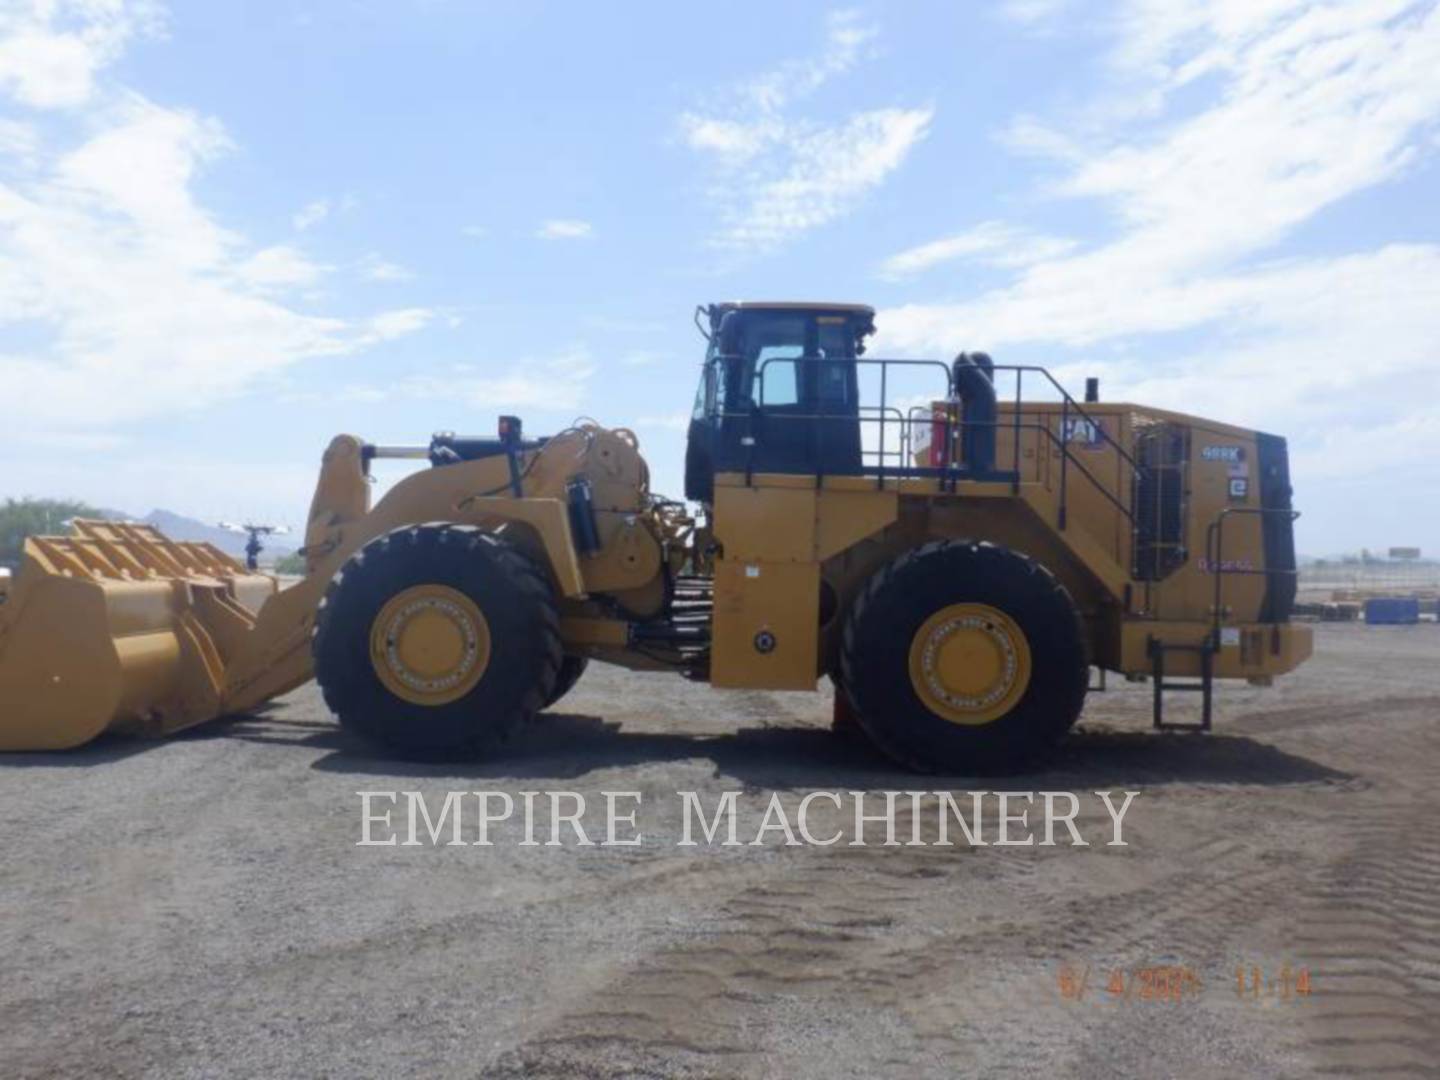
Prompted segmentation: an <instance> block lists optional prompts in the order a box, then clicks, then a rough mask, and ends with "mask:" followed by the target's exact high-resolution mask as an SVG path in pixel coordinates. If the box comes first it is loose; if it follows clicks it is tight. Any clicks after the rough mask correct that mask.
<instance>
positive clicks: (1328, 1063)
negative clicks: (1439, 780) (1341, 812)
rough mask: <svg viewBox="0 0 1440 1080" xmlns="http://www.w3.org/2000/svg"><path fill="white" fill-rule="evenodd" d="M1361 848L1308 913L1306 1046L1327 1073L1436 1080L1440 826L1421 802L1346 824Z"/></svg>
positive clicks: (1303, 932) (1299, 944)
mask: <svg viewBox="0 0 1440 1080" xmlns="http://www.w3.org/2000/svg"><path fill="white" fill-rule="evenodd" d="M1344 823H1345V825H1346V826H1348V827H1349V830H1351V835H1353V836H1354V837H1355V842H1354V846H1353V848H1352V849H1351V850H1350V851H1349V852H1348V853H1347V854H1346V855H1345V856H1344V857H1342V858H1341V859H1339V860H1337V861H1336V862H1335V863H1334V864H1333V865H1332V867H1331V868H1330V869H1329V870H1328V871H1327V873H1326V874H1325V875H1324V878H1323V880H1322V881H1321V882H1320V884H1319V885H1318V887H1317V888H1316V889H1315V891H1314V894H1313V895H1312V896H1310V897H1309V898H1307V902H1306V903H1305V904H1304V905H1303V907H1302V911H1301V914H1300V919H1299V921H1298V926H1297V928H1296V931H1295V939H1294V940H1295V944H1296V948H1297V953H1298V955H1299V956H1302V957H1304V958H1306V959H1307V960H1308V961H1309V963H1310V967H1311V972H1312V978H1313V984H1312V995H1313V998H1312V1005H1313V1006H1314V1007H1313V1008H1312V1009H1311V1010H1309V1011H1308V1014H1307V1018H1306V1019H1307V1022H1306V1024H1305V1025H1304V1029H1303V1039H1304V1042H1305V1044H1306V1045H1307V1046H1308V1047H1309V1049H1310V1053H1311V1054H1312V1056H1313V1057H1314V1058H1315V1059H1316V1065H1317V1068H1318V1069H1319V1070H1320V1071H1322V1072H1325V1073H1331V1074H1348V1073H1351V1072H1354V1071H1356V1070H1358V1069H1362V1068H1363V1069H1364V1071H1366V1072H1367V1073H1384V1074H1396V1075H1434V1069H1435V1067H1436V1062H1437V1061H1440V1027H1437V1024H1436V1019H1435V1018H1436V1017H1437V1016H1440V911H1437V909H1436V907H1435V898H1436V897H1437V896H1440V822H1437V821H1436V820H1435V819H1434V818H1433V816H1432V815H1431V814H1429V813H1427V812H1426V810H1425V806H1424V804H1423V803H1420V802H1418V801H1417V802H1407V803H1400V804H1396V805H1394V806H1391V807H1389V808H1386V809H1385V810H1384V811H1383V812H1377V811H1376V810H1371V811H1370V813H1368V814H1367V815H1366V816H1365V817H1363V818H1361V817H1358V816H1354V815H1347V818H1346V820H1345V822H1344Z"/></svg>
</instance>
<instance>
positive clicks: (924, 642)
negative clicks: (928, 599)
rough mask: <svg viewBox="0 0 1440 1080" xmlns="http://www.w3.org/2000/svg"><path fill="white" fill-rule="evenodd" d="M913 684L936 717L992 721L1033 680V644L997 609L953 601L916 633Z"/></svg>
mask: <svg viewBox="0 0 1440 1080" xmlns="http://www.w3.org/2000/svg"><path fill="white" fill-rule="evenodd" d="M910 684H911V686H912V687H914V689H915V693H916V695H917V696H918V697H919V698H920V700H921V701H923V702H924V703H925V707H926V708H928V709H929V710H930V711H931V712H933V713H934V714H935V715H936V716H939V717H941V718H942V719H945V720H948V721H950V722H951V723H952V724H965V725H969V726H978V725H980V724H988V723H990V722H991V721H993V720H998V719H999V718H1000V717H1002V716H1004V715H1005V714H1006V713H1008V712H1009V711H1010V710H1011V709H1013V708H1014V707H1015V705H1016V703H1017V702H1019V700H1020V698H1021V697H1023V696H1024V694H1025V690H1026V688H1027V687H1028V686H1029V685H1030V643H1029V642H1028V641H1027V640H1026V639H1025V633H1024V631H1023V630H1021V629H1020V627H1019V626H1017V625H1016V623H1015V620H1014V619H1012V618H1010V616H1008V615H1006V614H1005V613H1004V612H1003V611H1001V610H999V609H998V608H993V607H991V606H990V605H989V604H950V605H949V606H948V607H943V608H941V609H940V610H939V611H937V612H935V614H933V615H931V616H930V617H929V618H928V619H926V620H925V622H924V623H923V624H922V625H921V627H920V629H919V630H917V631H916V632H915V637H914V639H913V640H912V641H911V643H910Z"/></svg>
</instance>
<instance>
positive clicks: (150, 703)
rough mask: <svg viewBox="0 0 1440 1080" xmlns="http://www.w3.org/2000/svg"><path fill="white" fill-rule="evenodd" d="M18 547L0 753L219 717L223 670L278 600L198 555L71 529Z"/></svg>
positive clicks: (144, 538)
mask: <svg viewBox="0 0 1440 1080" xmlns="http://www.w3.org/2000/svg"><path fill="white" fill-rule="evenodd" d="M70 529H71V535H69V536H64V537H31V538H30V539H29V540H27V541H26V542H25V558H24V562H23V564H22V566H21V570H20V574H19V576H18V577H17V578H15V579H14V580H13V581H12V582H11V584H10V588H9V592H8V594H7V595H6V596H5V597H4V602H3V603H0V751H3V750H61V749H66V748H69V747H73V746H79V745H81V744H83V743H86V742H89V741H90V740H91V739H93V738H95V737H96V736H97V735H99V734H100V733H101V732H103V731H106V730H128V731H135V732H140V733H144V734H152V735H163V734H169V733H170V732H174V731H179V730H181V729H182V728H187V727H191V726H192V725H194V724H199V723H203V722H204V721H206V720H212V719H214V718H216V717H217V716H220V715H221V714H222V711H223V705H224V694H225V683H226V678H227V671H226V662H227V660H229V659H230V658H231V657H232V656H233V655H234V654H235V653H236V651H237V650H238V649H239V647H240V643H241V642H242V641H244V640H245V638H246V635H247V634H248V633H249V631H251V630H252V629H253V628H254V626H255V622H256V618H257V616H258V613H259V610H260V608H261V607H262V606H263V605H264V604H265V603H266V601H267V600H269V598H270V597H272V596H274V595H276V594H277V593H278V592H279V587H278V584H277V583H276V581H275V579H273V578H270V577H266V576H264V575H260V574H252V573H250V572H248V571H247V570H246V569H245V568H244V567H243V566H242V565H241V564H240V563H239V562H237V561H236V560H234V559H232V558H230V557H229V556H228V555H226V554H224V553H223V552H221V551H220V550H219V549H218V548H215V547H213V546H211V545H209V544H196V543H185V542H179V541H174V540H170V539H168V538H167V537H165V536H164V535H163V534H161V533H160V532H159V530H157V529H155V528H154V527H152V526H149V525H138V524H126V523H120V522H111V521H87V520H76V521H74V522H71V524H70Z"/></svg>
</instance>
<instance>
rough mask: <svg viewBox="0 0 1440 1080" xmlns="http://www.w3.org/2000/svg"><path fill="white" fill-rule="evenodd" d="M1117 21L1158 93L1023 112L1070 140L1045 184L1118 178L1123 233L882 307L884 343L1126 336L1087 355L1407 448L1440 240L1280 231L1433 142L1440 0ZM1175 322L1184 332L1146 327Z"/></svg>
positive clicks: (1132, 380) (1177, 392) (1176, 392)
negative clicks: (1145, 110) (1163, 337)
mask: <svg viewBox="0 0 1440 1080" xmlns="http://www.w3.org/2000/svg"><path fill="white" fill-rule="evenodd" d="M1117 25H1118V26H1119V28H1120V30H1119V39H1118V42H1117V45H1116V49H1115V52H1114V64H1115V72H1116V75H1117V78H1119V79H1121V80H1122V85H1123V86H1124V87H1125V88H1126V91H1127V92H1130V93H1134V94H1138V95H1140V96H1144V95H1146V94H1147V93H1152V92H1153V96H1152V101H1154V102H1155V103H1158V107H1159V108H1160V109H1161V111H1160V112H1159V113H1157V114H1155V115H1152V116H1149V117H1147V118H1146V122H1145V123H1143V124H1136V123H1127V122H1122V121H1120V120H1117V121H1116V122H1114V123H1112V124H1110V125H1109V126H1108V127H1107V126H1105V125H1100V126H1098V127H1097V128H1095V129H1094V130H1088V129H1086V128H1085V127H1084V126H1083V125H1081V126H1077V127H1076V128H1072V129H1068V130H1067V131H1066V133H1065V134H1064V135H1061V134H1058V133H1057V132H1058V126H1052V127H1050V128H1049V129H1047V128H1046V127H1045V126H1044V125H1041V124H1039V123H1038V122H1037V121H1035V120H1034V119H1033V118H1026V119H1025V121H1024V125H1025V130H1026V132H1027V137H1026V139H1025V140H1024V141H1026V142H1027V143H1028V146H1027V149H1030V150H1037V149H1044V147H1045V144H1046V143H1047V141H1048V142H1049V143H1051V144H1052V145H1053V146H1054V147H1055V148H1057V149H1059V150H1060V154H1059V156H1058V161H1059V162H1060V164H1062V165H1063V166H1064V168H1065V170H1066V172H1065V175H1064V178H1063V180H1062V181H1061V182H1060V183H1059V184H1058V185H1056V186H1055V187H1054V188H1053V189H1051V194H1054V195H1057V196H1060V197H1077V198H1087V199H1098V200H1100V202H1101V204H1102V205H1103V206H1105V207H1107V208H1108V209H1109V210H1110V211H1111V213H1112V214H1113V216H1114V220H1115V221H1116V222H1117V225H1118V230H1117V232H1116V233H1115V235H1114V236H1113V238H1111V239H1110V240H1108V241H1107V242H1102V243H1100V244H1097V245H1094V246H1092V247H1090V248H1088V249H1086V250H1082V251H1078V252H1075V253H1072V254H1069V255H1067V256H1063V257H1059V258H1052V259H1047V260H1043V261H1041V262H1038V263H1035V264H1033V265H1028V266H1025V267H1023V268H1021V269H1020V271H1019V273H1018V274H1017V276H1016V277H1015V278H1014V280H1013V282H1012V283H1011V284H1009V285H1007V286H1005V287H1003V288H999V289H995V290H992V291H990V292H988V293H985V294H982V295H980V296H978V297H974V298H969V299H963V300H957V301H953V302H939V303H926V304H910V305H905V306H902V307H899V308H896V309H893V310H888V311H885V312H882V313H881V316H880V318H879V320H878V322H879V326H880V329H881V334H882V340H881V341H880V342H878V343H877V349H878V350H883V351H904V352H912V351H934V352H939V353H942V354H949V353H951V352H953V351H955V350H956V349H959V348H965V347H972V348H973V347H981V348H989V349H998V348H1000V347H1003V346H1005V345H1008V344H1020V343H1048V344H1053V345H1058V346H1062V347H1069V348H1074V349H1079V348H1082V347H1083V348H1091V349H1093V348H1094V347H1095V346H1097V345H1101V344H1108V345H1109V346H1110V354H1111V356H1112V357H1113V356H1116V355H1118V356H1119V357H1120V358H1119V359H1114V358H1111V359H1107V358H1106V355H1105V354H1104V353H1101V354H1098V355H1092V356H1090V357H1089V358H1087V360H1086V361H1085V372H1084V373H1086V374H1102V375H1105V376H1106V377H1107V381H1109V382H1110V384H1111V385H1112V386H1113V385H1115V383H1116V382H1117V381H1118V382H1119V383H1121V384H1123V385H1124V386H1125V388H1126V389H1125V394H1126V396H1127V397H1131V398H1133V399H1136V400H1148V401H1153V402H1154V403H1156V404H1159V405H1169V406H1172V407H1178V408H1184V409H1186V410H1187V411H1193V412H1199V413H1202V414H1205V413H1208V414H1210V415H1214V416H1216V417H1217V418H1221V419H1227V420H1234V421H1237V422H1241V423H1250V424H1253V425H1255V426H1257V427H1262V428H1268V429H1272V430H1280V431H1282V432H1285V433H1287V434H1290V435H1292V436H1293V437H1294V442H1295V443H1296V456H1297V461H1300V462H1304V463H1306V465H1307V467H1314V465H1315V463H1316V462H1318V461H1320V460H1321V459H1323V457H1324V455H1325V453H1326V452H1328V451H1329V450H1331V449H1334V448H1335V447H1336V445H1337V444H1336V442H1335V438H1336V435H1335V433H1336V432H1341V431H1344V432H1347V433H1348V434H1347V435H1346V436H1345V438H1346V439H1354V440H1355V441H1356V442H1357V444H1363V445H1366V446H1370V447H1372V448H1373V449H1375V450H1376V451H1377V452H1376V453H1375V454H1373V455H1372V456H1371V457H1370V458H1369V461H1368V463H1367V464H1366V465H1365V466H1364V468H1366V469H1367V470H1369V471H1370V472H1372V473H1373V472H1375V470H1377V469H1380V468H1388V467H1389V466H1390V464H1393V463H1395V462H1402V461H1407V460H1410V458H1411V455H1412V448H1410V447H1408V446H1406V445H1404V444H1403V442H1402V441H1401V440H1400V438H1399V433H1402V432H1415V431H1417V430H1422V429H1423V430H1424V431H1426V432H1430V431H1431V428H1433V425H1431V428H1427V427H1425V425H1423V424H1420V423H1419V419H1418V418H1419V416H1420V414H1421V412H1422V411H1424V410H1430V409H1431V406H1430V402H1433V401H1434V400H1435V395H1436V393H1437V392H1440V365H1437V363H1436V360H1435V352H1434V343H1435V342H1436V341H1437V340H1440V246H1437V245H1435V244H1431V243H1411V244H1405V243H1390V244H1387V245H1386V246H1382V247H1378V248H1375V249H1373V250H1364V249H1361V250H1358V251H1352V252H1341V253H1338V254H1313V253H1312V254H1309V255H1307V256H1306V257H1304V258H1296V257H1291V258H1288V259H1287V258H1280V257H1278V253H1279V252H1283V250H1284V249H1283V248H1282V247H1281V244H1282V242H1283V241H1284V240H1285V239H1286V238H1287V237H1288V236H1289V235H1290V234H1291V233H1292V232H1293V231H1294V230H1295V229H1296V228H1297V227H1298V226H1300V225H1302V224H1304V223H1307V222H1310V221H1312V220H1314V219H1315V218H1316V217H1317V216H1318V215H1320V214H1321V213H1322V212H1323V211H1325V210H1326V209H1327V208H1328V207H1331V206H1333V205H1335V204H1336V203H1338V202H1339V201H1341V200H1343V199H1345V198H1347V197H1348V196H1351V195H1353V194H1355V193H1356V192H1360V191H1363V190H1366V189H1369V188H1373V187H1375V186H1376V185H1379V184H1383V183H1385V182H1387V181H1390V180H1394V179H1396V178H1398V177H1401V176H1404V175H1406V174H1407V172H1408V171H1409V170H1411V169H1413V168H1416V167H1418V165H1419V161H1420V159H1421V156H1422V155H1428V154H1433V152H1434V144H1433V142H1432V137H1433V134H1434V131H1435V128H1436V124H1437V121H1440V80H1437V79H1436V78H1435V74H1434V73H1435V72H1436V71H1437V70H1440V8H1437V6H1436V5H1435V4H1433V3H1429V2H1427V3H1414V2H1408V3H1405V2H1399V0H1372V2H1365V3H1362V2H1344V3H1323V4H1321V3H1302V2H1300V0H1283V2H1282V0H1266V2H1264V3H1252V2H1243V3H1242V2H1233V3H1219V4H1211V3H1203V4H1202V3H1198V2H1196V3H1182V4H1170V3H1165V4H1160V3H1158V2H1155V0H1131V2H1130V3H1128V4H1127V5H1126V6H1125V7H1124V8H1123V9H1122V13H1121V16H1120V17H1119V20H1118V23H1117ZM1202 74H1203V75H1207V76H1209V77H1210V78H1211V82H1210V83H1208V84H1207V85H1206V87H1205V90H1206V91H1207V92H1206V93H1204V94H1203V95H1200V101H1201V104H1199V106H1198V107H1197V106H1196V104H1195V101H1196V97H1197V94H1199V90H1198V89H1197V90H1196V91H1195V92H1193V93H1191V94H1188V95H1186V96H1185V97H1177V96H1176V95H1175V91H1176V90H1178V89H1180V88H1181V87H1188V86H1192V85H1193V84H1194V83H1195V80H1196V79H1198V78H1199V77H1200V76H1201V75H1202ZM1102 105H1103V103H1102ZM1182 110H1183V111H1182ZM1105 114H1106V109H1105V108H1103V107H1102V108H1098V109H1097V110H1096V111H1095V113H1094V115H1096V116H1104V115H1105ZM1111 115H1112V116H1113V117H1124V116H1125V113H1124V110H1123V109H1117V110H1116V111H1115V112H1114V113H1112V114H1111ZM1131 119H1133V116H1132V117H1131ZM1060 123H1061V124H1064V123H1065V119H1064V118H1062V119H1061V121H1060ZM922 250H923V249H922ZM1312 250H1313V249H1312ZM932 254H933V251H932ZM1262 260H1263V261H1262ZM921 261H922V262H923V261H924V258H923V257H922V258H921ZM1180 331H1184V332H1186V333H1187V335H1189V343H1188V344H1187V345H1186V346H1185V348H1183V349H1181V350H1177V349H1176V348H1175V346H1174V345H1173V344H1172V343H1166V344H1164V345H1161V346H1149V347H1147V345H1146V343H1145V336H1146V335H1154V334H1162V333H1174V332H1180ZM1196 341H1198V342H1200V344H1196V343H1195V342H1196ZM1177 352H1178V355H1177ZM1142 354H1143V355H1144V357H1145V359H1144V360H1143V361H1140V360H1135V359H1126V357H1127V356H1137V355H1142ZM1058 356H1059V359H1060V360H1061V361H1062V363H1063V362H1064V361H1065V360H1066V359H1068V358H1067V357H1066V355H1065V354H1063V353H1061V354H1058ZM1361 432H1368V433H1371V434H1370V435H1365V436H1363V437H1362V435H1361V434H1360V433H1361ZM1385 432H1390V433H1392V434H1393V436H1394V441H1393V442H1388V441H1387V440H1388V439H1390V438H1391V436H1389V435H1385V434H1383V433H1385ZM1429 437H1430V435H1427V438H1429ZM1382 447H1383V452H1379V451H1380V449H1381V448H1382ZM1316 475H1324V473H1323V471H1320V472H1317V473H1316Z"/></svg>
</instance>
